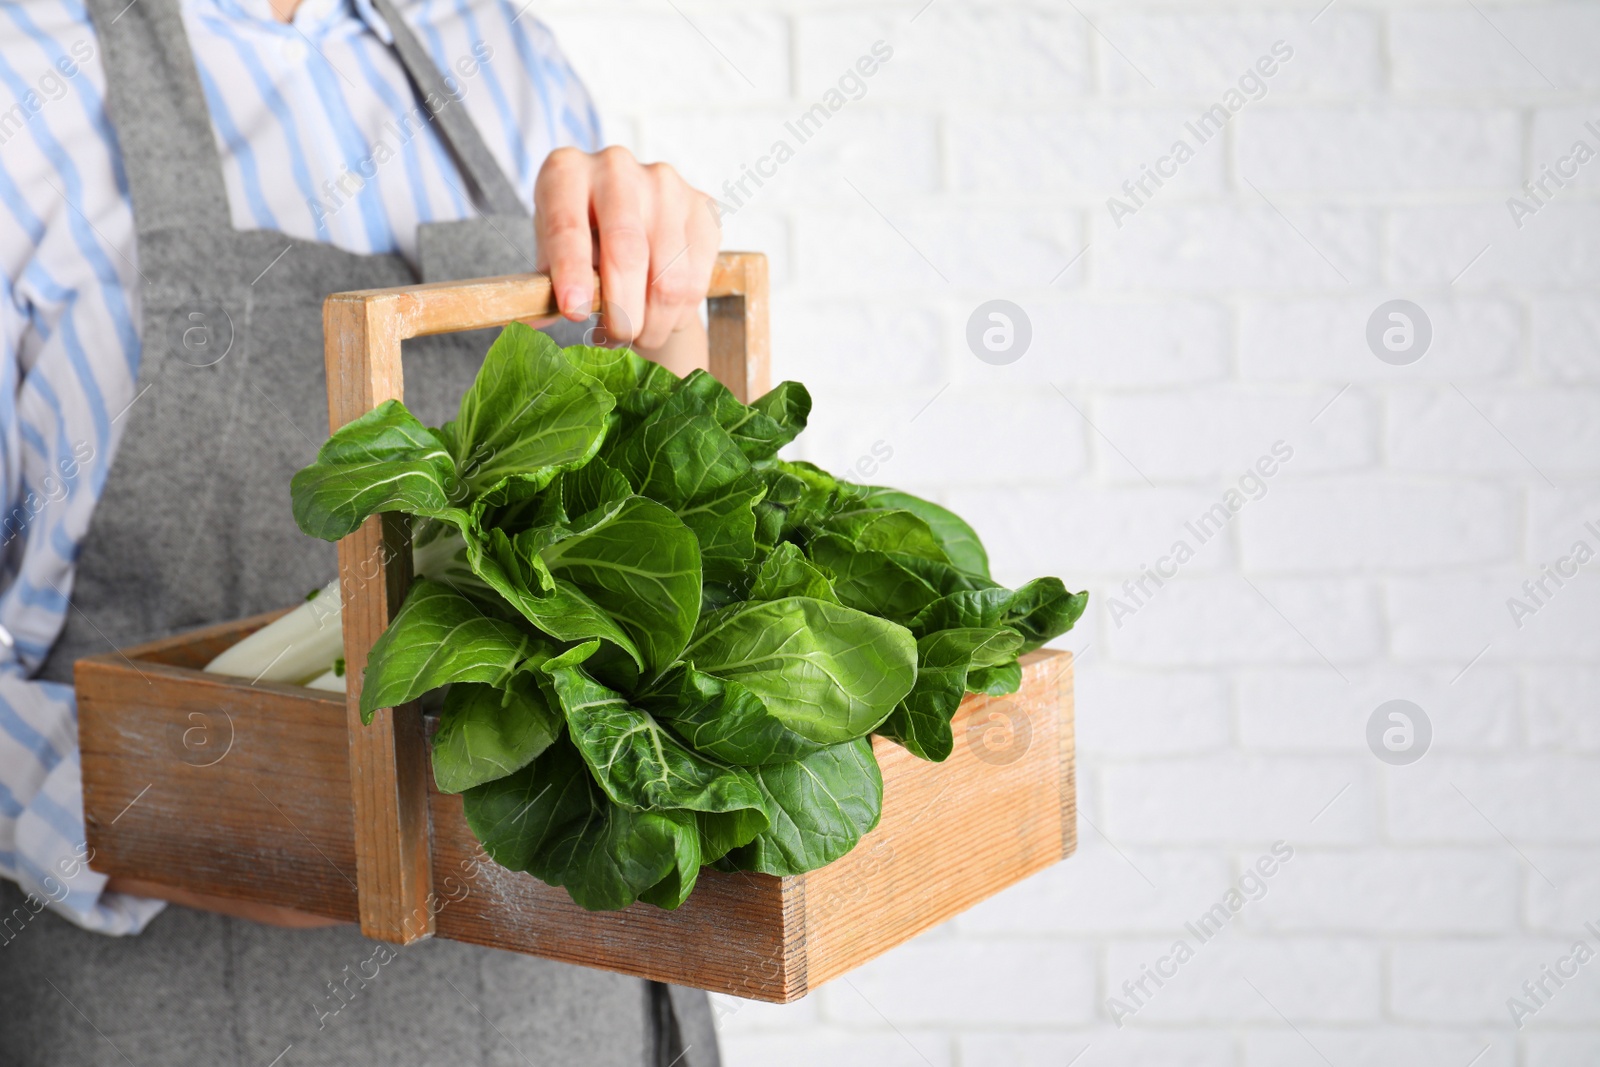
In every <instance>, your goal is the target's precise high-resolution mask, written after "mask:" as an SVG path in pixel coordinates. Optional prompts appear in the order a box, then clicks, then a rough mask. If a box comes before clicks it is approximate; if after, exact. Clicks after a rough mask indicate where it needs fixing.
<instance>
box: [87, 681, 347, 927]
mask: <svg viewBox="0 0 1600 1067" xmlns="http://www.w3.org/2000/svg"><path fill="white" fill-rule="evenodd" d="M108 659H110V657H107V658H99V659H87V660H82V661H80V662H79V664H78V666H77V679H76V681H77V690H78V718H79V723H78V733H79V742H80V747H81V749H82V753H83V791H84V814H85V819H86V822H87V824H88V841H89V846H90V848H92V849H93V850H94V856H93V861H92V863H91V866H92V867H93V868H94V869H95V870H98V871H102V872H104V873H107V874H113V875H120V876H123V877H128V878H139V879H143V880H146V881H151V882H157V883H163V884H169V885H174V886H175V887H176V888H182V889H186V890H190V891H192V892H196V893H206V894H212V895H216V896H222V897H231V898H235V899H242V900H253V901H259V902H263V903H270V904H277V905H281V906H283V907H290V908H295V909H298V910H300V911H305V912H310V913H312V914H316V915H323V916H327V917H329V918H336V919H345V920H354V919H355V918H356V890H355V885H354V880H355V856H354V850H353V840H354V837H353V831H352V825H351V817H350V776H349V765H348V757H347V754H346V744H345V724H344V714H345V712H344V702H343V700H342V699H339V697H338V694H330V696H331V697H332V699H329V698H327V697H318V696H312V695H310V694H309V691H305V690H298V689H295V688H292V687H287V686H265V685H264V686H254V687H253V686H251V685H249V684H248V683H246V682H244V681H243V680H240V679H230V678H224V677H221V676H218V675H211V674H203V673H201V672H198V671H192V670H184V669H181V668H175V667H168V666H164V665H161V664H158V663H154V662H149V661H135V662H123V661H121V660H120V659H115V661H111V662H108Z"/></svg>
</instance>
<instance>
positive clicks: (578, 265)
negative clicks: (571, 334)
mask: <svg viewBox="0 0 1600 1067" xmlns="http://www.w3.org/2000/svg"><path fill="white" fill-rule="evenodd" d="M590 169H591V162H590V157H589V156H587V155H585V154H584V153H583V152H580V151H578V150H577V149H575V148H558V149H556V150H555V151H554V152H551V153H550V155H549V156H547V157H546V158H545V161H544V166H542V167H540V168H539V177H538V180H537V181H535V182H534V186H533V233H534V239H535V240H536V241H537V242H538V245H539V270H541V271H543V272H544V273H547V274H549V275H550V284H551V286H552V288H553V289H554V291H555V296H556V306H557V307H559V308H560V309H561V313H562V314H563V315H565V316H567V318H569V319H574V320H578V319H584V318H587V317H588V316H589V313H590V311H591V305H592V304H593V303H594V237H593V235H592V234H591V232H590V229H589V195H590Z"/></svg>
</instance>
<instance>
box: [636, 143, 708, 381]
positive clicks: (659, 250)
mask: <svg viewBox="0 0 1600 1067" xmlns="http://www.w3.org/2000/svg"><path fill="white" fill-rule="evenodd" d="M657 166H659V164H657ZM650 169H651V176H652V179H653V181H652V187H653V188H654V190H655V211H654V224H653V225H652V227H651V231H650V283H649V288H648V289H647V290H646V293H645V311H644V322H643V323H642V324H641V328H640V331H639V347H640V348H646V349H650V348H659V347H660V346H661V345H663V344H665V343H666V340H667V338H668V337H670V336H671V335H672V332H673V331H674V330H677V329H679V328H680V327H681V326H682V325H683V324H684V321H685V320H686V319H687V317H688V316H689V315H692V314H694V313H695V312H696V311H697V310H698V304H699V301H700V300H701V299H702V298H704V296H705V288H704V287H703V286H701V287H698V291H697V287H696V285H695V277H694V271H693V267H694V265H695V262H694V260H692V259H691V258H690V253H691V251H692V249H691V244H690V241H689V233H688V221H689V220H688V219H687V218H686V217H685V212H686V211H687V210H688V206H689V198H688V196H687V195H685V194H686V193H687V191H688V187H687V186H685V185H684V184H683V182H682V181H681V180H680V179H679V178H678V176H677V175H676V174H675V173H671V172H670V171H669V172H667V173H666V174H665V175H663V174H662V172H660V171H657V170H655V169H654V168H653V167H652V168H650Z"/></svg>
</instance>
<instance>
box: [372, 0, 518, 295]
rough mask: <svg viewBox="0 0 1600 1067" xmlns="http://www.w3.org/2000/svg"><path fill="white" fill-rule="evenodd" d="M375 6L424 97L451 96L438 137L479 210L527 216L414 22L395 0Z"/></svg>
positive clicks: (439, 116)
mask: <svg viewBox="0 0 1600 1067" xmlns="http://www.w3.org/2000/svg"><path fill="white" fill-rule="evenodd" d="M372 6H373V7H374V8H375V9H376V10H377V12H378V14H380V15H382V16H383V21H385V22H387V23H388V24H389V32H390V33H392V34H393V35H394V50H395V54H396V55H397V56H399V58H400V65H401V66H403V67H405V69H406V73H407V74H408V75H410V77H411V84H412V85H413V86H414V87H415V88H416V90H417V95H418V96H419V97H420V98H421V99H423V100H427V99H428V98H429V97H430V96H432V97H433V98H434V99H437V100H444V101H447V103H446V104H445V106H444V107H443V108H441V109H440V110H439V111H438V113H436V114H435V115H434V116H433V118H434V123H435V124H436V125H437V126H438V128H439V136H440V137H441V138H442V139H443V140H444V142H445V144H446V145H447V146H449V148H450V152H451V154H452V155H453V156H454V157H455V160H456V165H457V166H458V167H459V168H460V169H461V173H462V176H463V177H465V178H466V180H467V183H468V184H469V185H470V186H471V187H472V193H473V200H474V201H475V202H476V204H477V206H478V211H479V212H480V213H481V214H484V215H502V216H516V217H520V218H527V217H528V214H529V213H528V208H527V206H526V205H525V204H523V202H522V198H521V197H520V196H518V195H517V189H516V186H514V185H513V184H512V183H511V179H510V178H508V177H506V172H505V171H504V170H502V169H501V167H500V164H499V163H498V162H496V161H495V158H494V156H493V155H492V154H490V152H489V146H488V145H486V144H484V143H483V135H482V134H481V133H479V132H478V127H477V126H476V125H474V124H473V121H472V117H471V116H470V115H468V114H467V112H466V109H465V108H463V107H462V106H461V104H460V101H459V100H458V99H457V98H456V96H455V94H454V93H452V92H451V91H450V88H449V87H448V86H447V85H446V84H445V80H444V75H443V74H441V73H440V71H439V68H438V66H437V65H436V64H435V63H434V61H433V57H432V56H430V55H428V52H427V50H426V49H424V48H423V47H422V42H421V41H419V40H417V36H416V34H414V33H412V32H411V27H409V26H407V25H406V22H405V19H403V18H401V17H400V12H398V11H396V10H395V6H394V4H393V3H391V0H372ZM530 269H531V268H530Z"/></svg>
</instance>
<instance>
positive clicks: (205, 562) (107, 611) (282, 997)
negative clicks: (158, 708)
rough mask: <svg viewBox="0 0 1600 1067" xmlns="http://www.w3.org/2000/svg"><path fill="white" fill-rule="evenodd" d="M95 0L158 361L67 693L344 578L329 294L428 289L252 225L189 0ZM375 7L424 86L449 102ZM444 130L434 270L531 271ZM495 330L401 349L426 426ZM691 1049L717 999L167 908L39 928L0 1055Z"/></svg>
mask: <svg viewBox="0 0 1600 1067" xmlns="http://www.w3.org/2000/svg"><path fill="white" fill-rule="evenodd" d="M88 6H89V9H90V13H91V15H92V17H93V18H94V21H95V24H96V27H97V29H98V32H99V37H100V42H101V52H102V56H103V58H104V62H105V67H106V77H107V83H108V90H107V107H108V111H109V113H110V117H111V119H112V121H113V123H114V124H115V127H116V130H117V136H118V140H119V142H120V146H121V150H122V158H123V162H124V165H125V167H126V171H127V177H128V185H129V189H130V192H131V195H132V200H133V209H134V220H135V223H136V228H137V239H138V253H139V270H140V274H141V276H142V279H143V282H144V288H143V291H142V302H143V334H142V335H143V359H142V363H141V366H140V370H139V379H138V382H137V388H136V390H135V399H134V401H133V402H132V404H131V405H129V407H128V408H127V409H126V410H125V411H124V412H122V413H121V414H120V415H118V416H117V419H118V421H119V422H125V425H124V426H123V436H122V440H121V443H120V446H119V448H118V452H117V455H116V458H115V462H114V464H113V466H112V469H111V473H110V476H109V478H108V480H107V483H106V486H105V491H104V494H103V496H102V498H101V501H100V503H99V506H98V507H97V508H96V510H95V513H94V517H93V520H92V522H91V525H90V529H89V535H88V537H87V539H86V540H85V542H84V545H83V552H82V554H81V556H80V558H79V561H78V570H77V577H76V581H75V588H74V593H73V610H72V611H71V612H70V613H69V614H68V618H67V623H66V626H65V629H64V630H63V632H62V635H61V638H60V640H59V641H58V643H57V644H56V646H55V649H54V650H53V652H52V654H51V656H50V658H49V660H48V661H47V663H46V664H45V667H44V668H43V670H42V671H41V675H42V676H43V677H45V678H51V679H55V680H57V681H64V682H69V681H70V680H71V672H72V663H73V661H74V660H76V659H77V658H78V657H80V656H83V655H87V654H93V653H99V652H104V651H107V650H109V649H111V648H113V647H121V646H124V645H127V644H130V643H134V642H137V641H143V640H148V639H150V638H155V637H159V636H163V635H167V634H172V633H177V632H181V631H183V630H186V629H189V628H192V627H196V626H202V625H205V624H209V623H214V622H220V621H223V620H227V619H236V618H240V617H243V616H246V615H250V614H254V613H256V612H261V611H266V610H270V609H273V608H278V607H283V606H285V605H288V604H292V603H294V602H296V601H297V600H299V599H300V598H301V597H303V596H304V595H305V593H306V591H307V590H309V589H313V588H316V587H318V586H320V585H322V584H323V583H325V582H327V581H328V580H329V579H330V578H331V577H333V575H334V573H335V570H336V560H335V552H334V546H332V545H329V544H324V543H322V542H318V541H313V540H312V539H310V538H307V537H306V536H305V535H303V534H301V533H300V532H299V530H298V529H297V528H296V527H295V524H294V521H293V519H292V517H291V511H290V505H289V479H290V477H291V476H292V475H293V474H294V472H295V471H296V470H298V469H299V468H300V467H302V466H304V465H305V464H307V463H309V462H310V461H311V460H312V458H313V457H314V456H315V453H316V449H317V445H318V443H319V442H320V441H321V440H322V439H323V438H324V437H325V435H326V433H327V423H326V419H325V414H324V413H325V412H326V411H327V395H326V389H325V383H324V376H323V339H322V314H321V308H322V301H323V298H324V297H325V296H327V295H328V294H329V293H332V292H339V291H344V290H351V289H368V288H377V287H384V286H394V285H406V284H411V283H413V282H415V281H417V280H418V279H417V278H416V277H415V276H414V274H413V272H412V270H411V268H410V267H409V265H408V264H407V263H406V262H405V261H404V260H403V259H402V258H401V257H400V256H398V255H373V256H363V255H356V254H352V253H349V252H344V251H341V250H339V249H336V248H333V247H331V246H328V245H322V244H318V243H315V242H310V241H303V240H298V239H295V238H291V237H287V236H284V235H282V234H278V233H272V232H265V231H251V232H240V231H236V230H235V229H234V228H233V225H232V223H231V221H230V217H229V211H228V201H227V194H226V190H225V188H224V186H223V182H222V171H221V165H220V161H219V159H218V156H217V151H216V147H215V143H214V141H213V137H212V132H211V122H210V117H209V115H208V113H207V111H206V105H205V102H204V98H203V96H202V94H201V91H200V87H199V82H198V78H197V75H196V72H195V67H194V61H193V56H192V54H191V52H190V49H189V42H188V39H187V36H186V34H185V33H184V29H183V23H182V20H181V17H180V15H179V10H178V0H140V2H138V3H135V4H131V5H129V4H128V3H127V0H89V3H88ZM377 6H378V9H379V11H380V13H382V14H383V15H384V16H385V18H386V19H387V20H388V21H389V23H390V25H391V27H392V29H393V30H394V31H395V36H396V41H395V47H396V52H397V54H398V55H399V57H400V59H401V61H402V62H403V63H404V64H405V66H406V68H407V70H408V72H409V74H410V75H411V78H412V80H413V82H414V83H415V85H416V87H417V88H418V89H419V90H420V91H421V92H423V93H426V92H428V91H435V92H438V93H439V94H440V95H441V96H447V95H448V93H447V92H445V91H444V87H443V80H442V78H441V77H440V75H439V72H438V71H437V69H436V68H435V67H434V66H433V65H432V63H431V62H429V60H428V58H427V54H426V52H425V51H424V50H423V49H422V48H421V46H420V45H419V44H418V43H417V41H416V39H415V37H413V36H412V35H411V33H410V31H409V30H408V29H406V27H405V25H404V23H403V22H401V20H400V19H399V18H398V17H397V16H396V15H395V14H394V12H393V9H392V7H390V5H389V3H388V0H378V5H377ZM435 121H436V122H437V123H438V124H439V128H440V130H441V133H442V134H443V136H444V138H445V140H446V142H447V143H448V145H449V147H450V149H451V151H452V153H453V154H454V156H455V158H456V161H457V163H458V164H459V168H460V170H461V172H462V174H463V177H464V179H465V180H466V182H467V183H468V185H469V186H470V187H471V188H470V190H469V192H470V195H471V196H472V198H473V200H474V201H475V202H476V203H477V204H478V205H479V207H480V217H479V218H476V219H470V220H466V221H464V222H460V223H433V224H428V225H426V226H425V227H423V229H422V232H420V233H419V235H418V236H419V246H420V248H421V253H422V259H423V270H422V273H423V275H424V278H425V279H426V280H440V279H444V278H450V277H462V276H466V275H474V274H476V275H486V274H495V273H509V272H514V271H527V270H532V269H533V261H532V236H533V235H532V225H531V221H530V219H529V217H528V212H527V210H526V208H525V207H523V206H522V204H521V203H520V201H519V200H518V198H517V196H516V193H515V191H514V189H513V188H512V186H511V183H510V182H509V181H508V180H507V179H506V177H505V175H504V174H503V173H502V172H501V171H500V169H499V168H498V166H497V165H496V164H495V163H494V161H493V159H492V157H491V156H490V155H489V153H488V151H487V149H486V148H485V147H484V145H483V142H482V138H481V137H480V136H479V134H478V132H477V130H476V129H475V128H474V127H473V125H472V123H471V120H470V119H469V118H468V117H467V115H466V113H465V111H464V109H463V108H462V107H461V106H460V105H459V104H451V105H448V106H446V107H445V108H444V109H443V111H441V112H440V113H439V115H438V117H437V118H436V120H435ZM580 329H581V326H580ZM488 336H490V335H485V334H483V333H479V334H470V335H453V336H443V337H435V338H426V339H422V340H420V341H418V342H407V345H406V350H405V356H404V359H405V382H406V401H407V403H408V405H409V406H410V407H412V409H413V410H414V411H416V412H417V413H418V414H419V416H421V417H422V419H423V421H425V422H429V423H435V424H436V423H438V422H441V421H443V420H444V419H446V418H448V417H449V416H450V415H451V414H452V413H453V409H454V407H455V403H456V400H457V398H458V397H459V396H460V395H461V392H462V391H463V389H465V387H466V386H467V384H468V383H469V382H470V381H471V380H472V376H473V374H474V373H475V371H476V369H477V366H478V364H479V363H480V361H481V359H482V355H483V352H484V350H485V348H486V347H487V341H488ZM173 876H174V880H175V881H180V882H181V881H182V872H181V871H174V872H173ZM19 907H20V908H24V909H27V910H28V911H30V912H31V911H32V910H34V909H33V908H32V907H31V906H30V904H29V902H27V901H25V900H24V898H23V895H22V893H21V891H20V890H18V889H17V887H16V886H15V885H13V884H11V883H9V882H4V883H0V915H9V914H11V913H12V912H13V911H14V910H15V909H17V908H19ZM391 957H392V958H391ZM375 960H377V962H374V961H375ZM365 975H375V977H371V978H370V980H369V979H367V978H364V977H363V976H365ZM352 976H354V981H353V982H352ZM336 986H337V987H338V989H336V988H335V987H336ZM341 990H342V992H341ZM352 994H353V995H352ZM335 1008H337V1009H338V1010H336V1011H335V1010H334V1009H335ZM674 1061H676V1063H677V1064H678V1065H679V1067H702V1065H704V1067H715V1065H716V1064H717V1062H718V1058H717V1050H716V1039H715V1035H714V1033H713V1031H712V1027H711V1016H710V1010H709V1006H708V1004H707V1001H706V998H705V996H704V994H701V993H697V992H691V991H688V990H682V989H675V988H669V987H667V986H664V985H660V984H658V983H649V982H643V981H640V980H638V979H633V978H625V977H621V976H618V975H612V974H607V973H603V972H599V971H591V970H586V969H583V968H577V967H572V966H568V965H565V964H559V963H553V962H550V961H546V960H538V959H533V958H530V957H526V956H521V955H516V954H513V953H508V952H500V951H496V950H492V949H483V948H478V947H474V946H469V945H463V944H458V943H453V942H446V941H425V942H422V943H420V944H417V945H414V946H411V947H408V948H404V949H394V948H392V947H390V946H387V945H382V944H380V943H378V942H374V941H369V940H367V939H365V938H363V937H362V936H361V934H360V932H359V931H358V930H357V929H355V928H354V927H337V928H330V929H322V930H301V931H291V930H282V929H277V928H273V927H266V926H259V925H256V924H253V923H248V922H243V921H240V920H235V919H229V918H225V917H222V916H218V915H212V914H208V913H201V912H196V911H190V910H188V909H184V908H178V907H171V908H168V909H167V911H166V912H164V913H163V914H162V915H161V916H159V917H158V918H157V919H156V920H155V921H154V922H153V923H152V924H151V926H150V927H149V929H148V930H147V931H146V932H145V933H144V934H142V935H141V936H138V937H130V938H108V937H104V936H102V935H97V934H90V933H86V932H84V931H81V930H79V929H77V928H76V927H74V926H72V925H71V924H70V923H68V922H66V921H65V920H63V919H60V918H58V917H56V916H55V915H54V914H52V913H48V912H46V913H44V914H41V915H39V916H37V917H36V918H33V919H32V920H31V921H30V922H28V924H27V927H26V929H25V930H24V932H23V934H22V936H18V937H17V938H15V939H13V940H12V941H10V942H9V943H8V944H7V945H6V946H5V948H4V950H3V953H0V1067H46V1065H63V1067H64V1065H71V1067H90V1065H99V1064H106V1065H118V1067H127V1065H128V1064H130V1063H131V1064H133V1065H135V1067H173V1065H180V1067H181V1065H189V1064H192V1065H196V1067H199V1065H204V1067H235V1065H236V1067H266V1065H268V1064H276V1065H281V1067H296V1065H300V1067H306V1065H313V1064H326V1065H328V1067H336V1065H337V1067H359V1065H363V1064H373V1065H382V1067H410V1065H433V1064H440V1065H444V1064H449V1065H457V1064H466V1065H472V1064H482V1065H489V1064H496V1065H499V1064H518V1063H521V1064H530V1063H572V1064H580V1065H589V1064H593V1065H605V1067H610V1065H613V1064H615V1065H624V1067H652V1065H655V1067H664V1065H666V1064H669V1063H673V1062H674Z"/></svg>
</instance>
